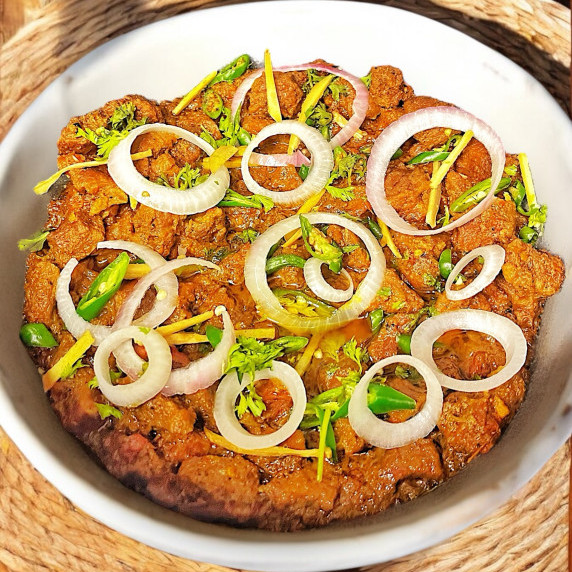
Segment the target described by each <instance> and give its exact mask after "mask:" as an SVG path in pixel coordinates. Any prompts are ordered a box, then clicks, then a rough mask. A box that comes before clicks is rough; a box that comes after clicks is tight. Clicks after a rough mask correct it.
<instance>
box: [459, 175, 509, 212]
mask: <svg viewBox="0 0 572 572" xmlns="http://www.w3.org/2000/svg"><path fill="white" fill-rule="evenodd" d="M510 183H511V180H510V178H508V177H503V178H502V179H501V180H500V183H499V186H498V187H497V188H496V190H495V195H496V194H497V193H498V192H499V191H502V190H503V189H506V188H507V187H508V186H509V185H510ZM490 190H491V179H490V177H489V178H488V179H485V180H484V181H481V182H480V183H477V184H476V185H473V186H472V187H471V188H470V189H467V190H466V191H465V192H464V193H463V194H462V195H461V196H459V197H457V198H456V199H455V200H454V201H453V202H452V203H451V205H450V207H449V210H450V211H451V212H452V213H462V212H465V211H466V210H467V209H468V208H470V207H473V206H475V205H477V204H479V203H480V202H481V201H482V200H483V199H484V198H485V197H486V196H487V195H488V193H489V191H490Z"/></svg>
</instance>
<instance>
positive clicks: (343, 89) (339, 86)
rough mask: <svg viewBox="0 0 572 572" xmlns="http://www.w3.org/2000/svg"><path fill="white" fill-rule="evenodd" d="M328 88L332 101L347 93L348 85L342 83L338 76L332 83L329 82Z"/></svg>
mask: <svg viewBox="0 0 572 572" xmlns="http://www.w3.org/2000/svg"><path fill="white" fill-rule="evenodd" d="M328 89H329V90H330V91H331V92H332V97H333V98H334V101H339V99H340V95H347V94H348V93H349V92H348V86H347V85H346V84H344V83H342V82H341V80H340V78H339V77H337V78H336V79H335V80H334V81H333V82H332V83H330V85H329V86H328Z"/></svg>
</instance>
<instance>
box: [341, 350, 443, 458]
mask: <svg viewBox="0 0 572 572" xmlns="http://www.w3.org/2000/svg"><path fill="white" fill-rule="evenodd" d="M392 363H406V364H408V365H411V366H413V367H414V368H415V369H416V370H417V371H418V372H419V374H420V375H421V376H422V377H423V379H424V380H425V386H426V387H427V396H426V398H425V403H424V404H423V407H422V408H421V410H420V411H419V412H418V413H417V414H416V415H414V416H413V417H410V418H409V419H408V420H407V421H404V422H403V423H389V422H388V421H382V420H381V419H378V418H377V417H376V416H375V415H374V414H373V412H372V411H370V409H369V407H368V406H367V389H368V387H369V383H370V382H371V380H372V379H373V377H374V375H375V374H376V373H378V372H379V371H381V370H383V368H384V367H386V366H388V365H390V364H392ZM442 409H443V390H442V389H441V386H440V385H439V382H438V381H437V378H436V377H435V374H434V373H433V371H432V370H431V369H430V368H429V367H428V366H427V365H426V364H425V363H423V362H422V361H420V360H418V359H416V358H414V357H412V356H408V355H396V356H391V357H388V358H385V359H382V360H381V361H379V362H377V363H376V364H374V365H373V366H372V367H370V368H369V369H368V370H367V372H366V374H365V375H364V376H363V377H362V378H361V380H360V382H359V383H358V384H357V386H356V388H355V389H354V392H353V394H352V396H351V399H350V405H349V408H348V419H349V422H350V425H351V426H352V428H353V430H354V431H355V432H356V433H357V434H358V435H359V436H360V437H361V438H362V439H365V440H366V441H367V442H368V443H371V444H372V445H374V446H376V447H381V448H382V449H393V448H394V447H403V446H404V445H407V444H408V443H413V441H416V440H417V439H421V438H423V437H425V436H427V435H428V434H429V433H430V432H431V431H432V429H433V427H435V425H437V421H438V420H439V416H440V415H441V410H442Z"/></svg>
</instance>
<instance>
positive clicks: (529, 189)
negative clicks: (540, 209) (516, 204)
mask: <svg viewBox="0 0 572 572" xmlns="http://www.w3.org/2000/svg"><path fill="white" fill-rule="evenodd" d="M518 163H519V165H520V174H521V175H522V182H523V184H524V190H525V191H526V202H527V203H528V210H529V211H530V210H531V209H532V208H533V207H535V206H537V203H536V193H535V192H534V183H533V182H532V173H531V172H530V165H529V164H528V157H527V156H526V153H519V154H518Z"/></svg>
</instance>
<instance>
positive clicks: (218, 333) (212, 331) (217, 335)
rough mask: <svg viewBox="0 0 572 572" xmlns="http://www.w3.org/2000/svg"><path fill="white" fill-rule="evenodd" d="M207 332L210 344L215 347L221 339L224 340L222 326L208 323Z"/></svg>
mask: <svg viewBox="0 0 572 572" xmlns="http://www.w3.org/2000/svg"><path fill="white" fill-rule="evenodd" d="M205 334H206V336H207V339H208V341H209V343H210V345H211V346H212V347H213V348H216V347H217V346H218V345H219V344H220V342H221V340H222V330H221V329H220V328H217V327H216V326H211V325H210V324H208V325H207V328H206V331H205Z"/></svg>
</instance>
